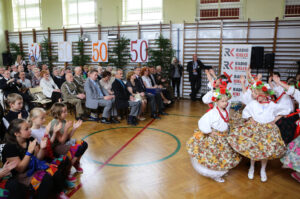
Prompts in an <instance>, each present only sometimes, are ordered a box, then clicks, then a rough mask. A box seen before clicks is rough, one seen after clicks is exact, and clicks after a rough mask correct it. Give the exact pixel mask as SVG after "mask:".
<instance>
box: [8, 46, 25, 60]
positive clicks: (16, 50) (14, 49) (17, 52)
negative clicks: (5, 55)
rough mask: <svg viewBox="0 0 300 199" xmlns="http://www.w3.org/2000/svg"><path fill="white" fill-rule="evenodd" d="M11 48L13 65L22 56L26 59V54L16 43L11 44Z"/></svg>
mask: <svg viewBox="0 0 300 199" xmlns="http://www.w3.org/2000/svg"><path fill="white" fill-rule="evenodd" d="M10 48H11V49H12V52H11V55H12V58H13V63H15V61H16V60H17V56H18V55H21V56H22V57H23V59H25V57H24V56H25V53H24V52H23V51H21V48H20V46H19V45H18V44H16V43H10Z"/></svg>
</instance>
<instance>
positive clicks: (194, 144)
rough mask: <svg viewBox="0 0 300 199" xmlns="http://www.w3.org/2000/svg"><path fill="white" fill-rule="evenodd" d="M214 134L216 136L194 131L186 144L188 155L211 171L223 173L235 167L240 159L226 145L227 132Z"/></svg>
mask: <svg viewBox="0 0 300 199" xmlns="http://www.w3.org/2000/svg"><path fill="white" fill-rule="evenodd" d="M214 131H215V130H214ZM215 132H217V135H213V134H204V133H202V132H201V131H199V130H197V131H195V133H194V135H193V137H191V138H190V139H189V140H188V142H187V144H186V147H187V150H188V153H189V154H190V155H191V157H192V158H196V159H197V161H198V163H199V164H201V165H203V166H205V167H206V168H208V169H211V170H217V171H224V170H228V169H232V168H234V167H236V166H237V165H238V164H239V162H240V161H241V157H240V155H239V154H238V153H236V152H235V151H234V150H232V148H231V147H230V145H229V144H228V142H227V139H226V137H227V132H218V131H215Z"/></svg>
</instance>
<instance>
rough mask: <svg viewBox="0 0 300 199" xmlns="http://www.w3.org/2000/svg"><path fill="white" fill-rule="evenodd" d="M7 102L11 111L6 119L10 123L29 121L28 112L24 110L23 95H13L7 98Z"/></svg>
mask: <svg viewBox="0 0 300 199" xmlns="http://www.w3.org/2000/svg"><path fill="white" fill-rule="evenodd" d="M6 102H7V104H8V106H9V111H8V113H7V114H6V115H5V116H4V117H5V119H6V120H7V121H8V122H9V123H10V122H11V121H13V120H14V119H27V117H28V112H27V111H26V110H25V109H24V108H23V98H22V96H21V95H19V94H17V93H11V94H9V95H8V96H7V100H6Z"/></svg>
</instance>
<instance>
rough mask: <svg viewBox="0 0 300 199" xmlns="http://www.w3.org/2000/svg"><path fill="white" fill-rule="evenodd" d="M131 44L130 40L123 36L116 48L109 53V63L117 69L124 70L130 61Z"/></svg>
mask: <svg viewBox="0 0 300 199" xmlns="http://www.w3.org/2000/svg"><path fill="white" fill-rule="evenodd" d="M129 44H130V40H129V39H127V38H125V37H123V36H122V37H121V38H120V39H118V40H117V42H116V46H115V47H113V49H112V50H111V51H110V53H109V60H108V61H109V63H110V64H113V65H114V66H116V67H117V68H124V66H126V65H127V63H128V61H129V59H130V52H129Z"/></svg>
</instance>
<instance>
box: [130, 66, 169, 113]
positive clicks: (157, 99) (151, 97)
mask: <svg viewBox="0 0 300 199" xmlns="http://www.w3.org/2000/svg"><path fill="white" fill-rule="evenodd" d="M134 73H135V75H136V79H135V85H136V87H137V91H138V92H139V93H144V94H145V96H146V97H147V100H148V102H149V103H150V107H151V117H152V118H154V119H160V117H159V115H158V114H160V115H168V114H167V113H165V112H163V109H164V104H163V101H162V99H161V96H160V94H159V93H157V94H151V93H146V87H145V85H144V83H143V80H142V78H141V76H140V73H141V68H139V67H136V68H135V69H134ZM156 109H158V114H157V111H156Z"/></svg>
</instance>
